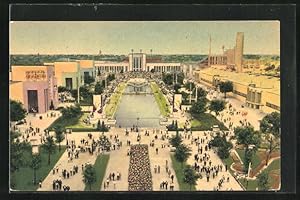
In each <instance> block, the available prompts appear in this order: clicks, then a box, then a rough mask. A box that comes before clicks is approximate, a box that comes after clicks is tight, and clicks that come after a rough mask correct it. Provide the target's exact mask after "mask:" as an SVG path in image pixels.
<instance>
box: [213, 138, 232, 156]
mask: <svg viewBox="0 0 300 200" xmlns="http://www.w3.org/2000/svg"><path fill="white" fill-rule="evenodd" d="M210 145H211V146H214V147H217V149H218V151H217V153H218V156H219V157H220V158H221V159H225V158H228V157H229V152H230V150H231V149H232V147H233V145H232V143H231V142H229V141H227V139H226V136H225V135H223V136H221V135H220V133H217V135H216V136H215V137H214V138H213V139H212V140H211V141H210Z"/></svg>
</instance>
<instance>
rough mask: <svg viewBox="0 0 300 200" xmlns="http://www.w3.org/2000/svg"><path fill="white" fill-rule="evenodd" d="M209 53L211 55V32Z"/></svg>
mask: <svg viewBox="0 0 300 200" xmlns="http://www.w3.org/2000/svg"><path fill="white" fill-rule="evenodd" d="M208 55H209V56H210V55H211V35H210V34H209V52H208Z"/></svg>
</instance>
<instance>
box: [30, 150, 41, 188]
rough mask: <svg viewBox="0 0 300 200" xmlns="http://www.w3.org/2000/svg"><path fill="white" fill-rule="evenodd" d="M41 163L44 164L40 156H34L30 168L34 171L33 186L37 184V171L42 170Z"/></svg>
mask: <svg viewBox="0 0 300 200" xmlns="http://www.w3.org/2000/svg"><path fill="white" fill-rule="evenodd" d="M41 162H42V159H41V156H40V154H35V155H32V159H31V163H30V167H31V169H33V184H34V185H35V184H36V170H38V169H39V168H41Z"/></svg>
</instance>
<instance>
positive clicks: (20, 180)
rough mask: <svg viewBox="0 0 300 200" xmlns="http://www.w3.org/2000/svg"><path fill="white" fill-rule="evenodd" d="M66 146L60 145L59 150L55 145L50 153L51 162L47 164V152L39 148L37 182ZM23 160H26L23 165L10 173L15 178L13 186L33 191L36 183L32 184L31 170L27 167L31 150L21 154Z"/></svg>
mask: <svg viewBox="0 0 300 200" xmlns="http://www.w3.org/2000/svg"><path fill="white" fill-rule="evenodd" d="M65 150H66V147H65V146H61V151H60V152H59V151H58V146H57V147H56V151H55V152H54V153H53V154H51V162H50V165H48V153H47V152H46V151H45V150H44V149H43V148H40V154H41V160H42V162H41V168H40V169H38V170H37V171H36V177H37V182H38V181H39V180H41V181H43V180H44V179H45V178H46V177H47V175H48V174H49V172H50V171H51V170H52V168H53V167H54V165H55V164H56V163H57V161H58V160H59V158H60V157H61V155H62V154H63V153H64V152H65ZM23 160H24V161H26V164H25V166H24V167H21V168H20V169H19V170H18V171H16V172H14V173H13V174H12V175H13V176H14V178H15V181H14V182H15V184H16V186H15V188H14V189H16V190H27V191H35V190H37V188H38V184H37V185H33V170H32V169H31V168H30V167H29V163H30V162H31V151H30V150H27V151H25V152H24V154H23Z"/></svg>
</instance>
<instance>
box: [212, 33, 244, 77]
mask: <svg viewBox="0 0 300 200" xmlns="http://www.w3.org/2000/svg"><path fill="white" fill-rule="evenodd" d="M243 53H244V33H243V32H238V33H237V35H236V44H235V46H234V47H233V48H232V49H227V50H225V51H223V54H222V55H214V54H211V47H210V49H209V54H208V66H210V67H214V66H216V67H223V68H226V69H231V70H234V71H236V72H242V71H243V68H242V65H243Z"/></svg>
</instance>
